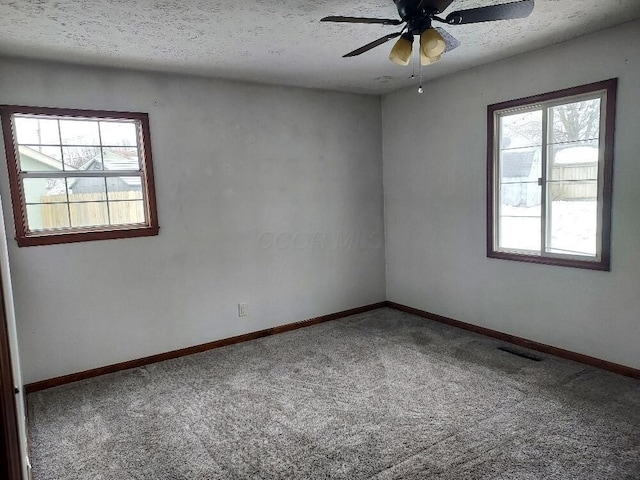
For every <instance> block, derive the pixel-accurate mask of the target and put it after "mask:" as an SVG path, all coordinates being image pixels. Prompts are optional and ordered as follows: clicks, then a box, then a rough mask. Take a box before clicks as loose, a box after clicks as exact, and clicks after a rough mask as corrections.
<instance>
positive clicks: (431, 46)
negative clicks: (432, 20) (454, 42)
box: [420, 28, 447, 58]
mask: <svg viewBox="0 0 640 480" xmlns="http://www.w3.org/2000/svg"><path fill="white" fill-rule="evenodd" d="M445 48H447V45H446V44H445V43H444V38H442V36H441V35H440V34H439V33H438V31H437V30H436V29H434V28H429V29H427V30H425V31H424V32H422V33H421V34H420V53H423V54H424V55H425V56H427V57H430V58H433V57H437V56H439V55H442V54H443V53H444V50H445Z"/></svg>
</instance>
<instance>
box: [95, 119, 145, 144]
mask: <svg viewBox="0 0 640 480" xmlns="http://www.w3.org/2000/svg"><path fill="white" fill-rule="evenodd" d="M100 139H101V140H102V145H106V146H109V147H119V146H123V147H137V146H138V129H137V126H136V123H135V122H100Z"/></svg>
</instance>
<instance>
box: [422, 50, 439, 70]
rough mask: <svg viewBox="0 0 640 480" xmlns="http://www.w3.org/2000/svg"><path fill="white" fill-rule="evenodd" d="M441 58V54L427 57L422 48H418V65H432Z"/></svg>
mask: <svg viewBox="0 0 640 480" xmlns="http://www.w3.org/2000/svg"><path fill="white" fill-rule="evenodd" d="M441 59H442V55H438V56H437V57H427V56H426V55H425V54H424V53H423V52H422V50H420V65H422V66H423V67H426V66H427V65H433V64H434V63H436V62H439V61H440V60H441Z"/></svg>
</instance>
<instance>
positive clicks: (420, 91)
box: [418, 62, 424, 93]
mask: <svg viewBox="0 0 640 480" xmlns="http://www.w3.org/2000/svg"><path fill="white" fill-rule="evenodd" d="M423 92H424V88H422V62H420V86H419V87H418V93H423Z"/></svg>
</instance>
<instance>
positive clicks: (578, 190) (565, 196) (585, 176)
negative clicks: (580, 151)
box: [551, 163, 598, 200]
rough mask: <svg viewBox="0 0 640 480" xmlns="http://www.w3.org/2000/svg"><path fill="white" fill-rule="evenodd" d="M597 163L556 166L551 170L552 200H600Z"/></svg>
mask: <svg viewBox="0 0 640 480" xmlns="http://www.w3.org/2000/svg"><path fill="white" fill-rule="evenodd" d="M597 178H598V164H597V163H580V164H569V165H554V166H553V168H552V169H551V179H552V180H553V183H552V184H551V198H553V199H554V200H595V199H596V198H598V185H597V182H594V181H590V180H596V179H597Z"/></svg>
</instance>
